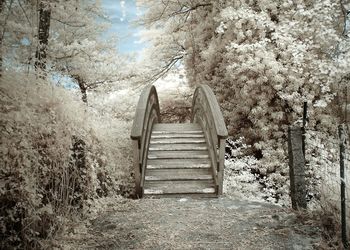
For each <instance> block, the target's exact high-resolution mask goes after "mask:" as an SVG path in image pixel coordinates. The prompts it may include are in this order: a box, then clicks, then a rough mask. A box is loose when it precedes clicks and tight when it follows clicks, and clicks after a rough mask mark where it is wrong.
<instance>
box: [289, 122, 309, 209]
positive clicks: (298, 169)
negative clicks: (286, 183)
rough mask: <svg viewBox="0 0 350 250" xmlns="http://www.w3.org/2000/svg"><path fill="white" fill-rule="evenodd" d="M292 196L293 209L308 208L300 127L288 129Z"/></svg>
mask: <svg viewBox="0 0 350 250" xmlns="http://www.w3.org/2000/svg"><path fill="white" fill-rule="evenodd" d="M288 154H289V177H290V196H291V199H292V207H293V209H298V208H306V187H305V158H304V153H303V133H302V128H300V127H289V129H288Z"/></svg>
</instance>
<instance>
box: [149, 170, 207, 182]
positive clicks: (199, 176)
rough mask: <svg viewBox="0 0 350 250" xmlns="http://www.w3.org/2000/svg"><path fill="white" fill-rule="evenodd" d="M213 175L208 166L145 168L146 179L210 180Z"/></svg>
mask: <svg viewBox="0 0 350 250" xmlns="http://www.w3.org/2000/svg"><path fill="white" fill-rule="evenodd" d="M212 179H213V176H212V173H211V171H210V169H208V168H202V169H179V168H178V169H147V170H146V176H145V180H146V181H162V180H212Z"/></svg>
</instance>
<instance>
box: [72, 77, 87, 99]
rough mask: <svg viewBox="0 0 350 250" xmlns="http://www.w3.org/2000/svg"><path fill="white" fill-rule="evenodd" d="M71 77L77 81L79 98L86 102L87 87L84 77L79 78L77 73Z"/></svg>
mask: <svg viewBox="0 0 350 250" xmlns="http://www.w3.org/2000/svg"><path fill="white" fill-rule="evenodd" d="M72 77H73V78H74V79H75V80H76V81H77V82H78V85H79V88H80V92H81V94H82V97H81V99H82V100H83V102H84V103H86V104H87V103H88V101H87V92H86V90H87V87H86V84H85V81H84V79H83V78H81V77H80V76H78V75H73V76H72Z"/></svg>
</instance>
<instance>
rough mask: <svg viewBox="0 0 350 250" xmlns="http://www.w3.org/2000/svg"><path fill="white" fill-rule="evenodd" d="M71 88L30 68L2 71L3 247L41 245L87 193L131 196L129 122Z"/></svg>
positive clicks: (0, 189)
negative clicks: (108, 117)
mask: <svg viewBox="0 0 350 250" xmlns="http://www.w3.org/2000/svg"><path fill="white" fill-rule="evenodd" d="M71 92H72V91H67V90H64V89H60V88H58V87H56V86H53V85H52V84H48V83H47V82H45V81H42V80H39V79H36V78H35V77H34V76H31V75H22V74H19V73H11V72H6V73H5V74H4V75H3V76H2V78H1V84H0V95H1V98H0V103H1V105H0V112H1V115H0V132H1V145H0V157H1V166H2V167H1V169H0V204H1V209H0V230H1V236H0V242H1V245H0V248H1V249H8V248H29V249H30V248H33V249H37V248H43V247H44V245H43V244H45V243H44V242H45V240H47V239H50V238H52V237H53V236H54V235H55V234H57V233H59V232H60V231H61V230H62V229H63V225H64V223H65V221H66V220H67V219H68V218H70V217H71V215H72V214H73V213H76V212H77V211H78V212H79V213H80V214H82V212H84V211H86V210H85V207H87V206H88V204H89V200H91V199H94V198H98V197H101V196H106V195H110V194H124V195H126V196H131V195H132V191H131V190H132V183H133V180H132V176H131V174H130V173H131V171H130V165H131V164H130V162H131V156H130V155H131V154H130V151H128V150H130V148H131V147H128V146H129V145H128V143H127V141H128V140H126V139H127V137H128V134H129V133H127V129H128V127H129V124H128V123H125V122H122V121H118V120H112V121H110V122H108V123H106V122H104V121H103V118H104V117H102V116H99V115H98V113H97V112H92V111H93V110H92V109H91V108H89V107H86V106H84V105H83V104H82V103H81V102H80V101H79V98H76V97H75V96H74V95H72V94H71ZM111 123H113V124H114V125H113V126H111V127H110V130H109V131H108V132H109V133H106V132H105V131H100V129H101V125H102V124H103V125H106V124H108V125H110V124H111ZM116 131H117V133H116ZM112 132H114V134H111V133H112ZM111 145H113V146H111Z"/></svg>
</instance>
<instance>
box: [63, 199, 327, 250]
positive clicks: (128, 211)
mask: <svg viewBox="0 0 350 250" xmlns="http://www.w3.org/2000/svg"><path fill="white" fill-rule="evenodd" d="M320 231H321V230H320V229H319V228H317V227H316V226H315V225H314V224H313V223H312V221H308V220H305V219H304V220H301V219H300V216H298V215H296V214H294V213H292V212H291V211H290V210H287V209H283V208H281V207H277V206H274V205H272V204H268V203H258V202H250V201H239V200H233V199H230V198H227V197H222V198H218V199H200V200H199V199H198V200H195V199H184V198H182V199H141V200H123V202H122V203H121V202H120V201H119V202H116V203H113V202H110V203H109V205H108V206H106V207H105V208H104V209H103V211H101V212H99V213H98V214H95V215H94V216H92V217H91V218H88V219H87V220H86V221H85V222H84V223H83V224H78V225H76V226H75V227H73V228H72V229H71V231H70V233H68V234H67V235H65V236H63V237H62V238H60V239H59V242H60V243H62V244H63V245H62V247H63V248H64V249H314V248H317V246H319V242H320V241H321V236H320Z"/></svg>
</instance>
